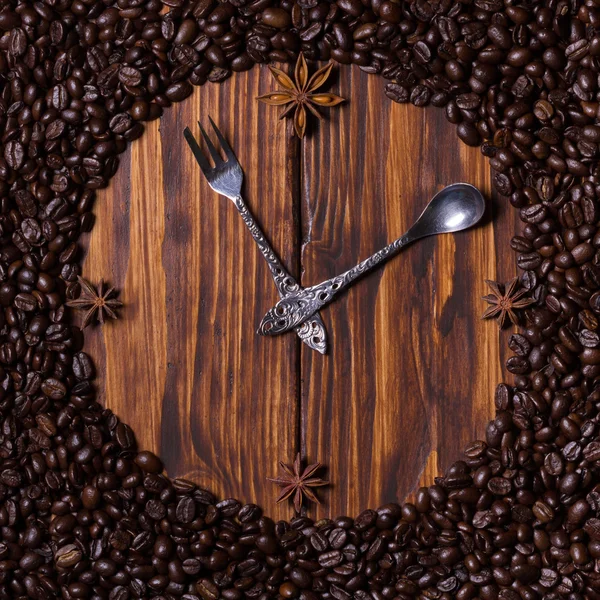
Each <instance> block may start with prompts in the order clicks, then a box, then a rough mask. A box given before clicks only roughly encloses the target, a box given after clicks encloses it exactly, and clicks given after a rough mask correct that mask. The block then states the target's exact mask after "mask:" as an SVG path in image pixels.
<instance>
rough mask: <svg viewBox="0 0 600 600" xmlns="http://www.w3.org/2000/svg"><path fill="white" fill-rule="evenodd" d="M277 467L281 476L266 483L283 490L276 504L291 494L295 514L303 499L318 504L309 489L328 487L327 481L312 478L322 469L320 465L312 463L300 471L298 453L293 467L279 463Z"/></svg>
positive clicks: (317, 500)
mask: <svg viewBox="0 0 600 600" xmlns="http://www.w3.org/2000/svg"><path fill="white" fill-rule="evenodd" d="M279 466H280V467H281V470H282V471H283V473H282V474H281V476H280V477H277V478H276V479H270V478H269V479H268V481H272V482H274V483H276V484H277V485H278V486H279V487H281V488H283V489H282V491H281V493H280V494H279V496H278V497H277V503H279V502H283V501H284V500H286V499H287V498H290V497H291V496H292V494H293V496H294V498H293V500H294V508H295V509H296V512H297V513H299V512H300V509H301V508H302V503H303V501H304V498H305V497H306V498H307V499H308V500H310V501H311V502H316V503H317V504H320V502H319V499H318V498H317V496H316V495H315V494H314V492H313V491H312V490H311V489H310V488H313V487H321V486H324V485H329V481H325V480H323V479H321V478H319V477H313V475H314V474H315V473H316V472H317V471H318V470H319V469H320V468H322V467H323V465H322V464H321V463H314V464H312V465H308V466H307V467H306V468H305V469H302V465H301V462H300V453H299V452H298V454H297V456H296V460H295V461H294V464H293V465H286V464H284V463H283V462H281V461H280V462H279Z"/></svg>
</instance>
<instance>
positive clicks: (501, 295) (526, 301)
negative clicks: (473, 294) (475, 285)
mask: <svg viewBox="0 0 600 600" xmlns="http://www.w3.org/2000/svg"><path fill="white" fill-rule="evenodd" d="M517 281H518V279H517V278H516V277H515V278H514V279H513V280H511V281H509V282H508V283H505V284H504V285H501V284H499V283H497V282H496V281H490V280H489V279H486V280H485V282H486V283H487V284H488V286H489V288H490V289H491V290H492V293H491V294H488V295H487V296H483V300H485V301H486V302H488V303H489V304H490V305H491V306H489V307H488V308H487V310H486V311H485V312H484V313H483V316H482V317H481V318H482V319H491V318H496V319H497V320H498V325H499V327H500V329H502V327H504V325H505V324H506V318H507V317H508V318H509V319H510V321H511V323H513V325H518V323H519V321H518V318H517V315H516V314H515V312H514V311H515V310H518V309H520V308H525V307H527V306H529V305H530V304H533V303H534V302H535V301H534V300H532V299H531V298H524V297H523V296H525V294H526V293H527V290H525V289H523V288H521V289H517Z"/></svg>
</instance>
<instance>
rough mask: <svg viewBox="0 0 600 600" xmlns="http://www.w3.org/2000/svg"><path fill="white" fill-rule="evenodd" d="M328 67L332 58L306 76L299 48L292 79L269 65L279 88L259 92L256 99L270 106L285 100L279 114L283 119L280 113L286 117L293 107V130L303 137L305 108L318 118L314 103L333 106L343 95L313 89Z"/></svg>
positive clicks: (305, 67)
mask: <svg viewBox="0 0 600 600" xmlns="http://www.w3.org/2000/svg"><path fill="white" fill-rule="evenodd" d="M332 68H333V62H330V63H328V64H327V65H325V66H324V67H321V68H320V69H319V70H318V71H317V72H316V73H315V74H314V75H313V76H312V77H311V78H310V79H309V78H308V67H307V65H306V59H305V58H304V54H302V52H301V53H300V56H299V57H298V60H297V62H296V68H295V72H294V79H295V81H292V79H291V78H290V77H289V76H288V75H286V74H285V73H284V72H283V71H282V70H281V69H277V68H276V67H272V66H270V65H269V69H270V70H271V73H272V74H273V77H274V78H275V79H276V81H277V83H279V85H281V86H282V88H283V89H281V90H277V91H276V92H271V93H269V94H264V95H263V96H259V97H258V98H257V100H260V101H261V102H264V103H265V104H269V105H271V106H284V105H286V104H289V106H288V107H287V108H286V109H285V110H284V111H283V112H282V113H281V116H280V117H279V118H280V119H283V117H286V116H287V115H289V114H290V113H291V112H292V111H293V110H294V109H295V112H294V131H295V132H296V135H297V136H298V137H299V138H303V137H304V134H305V132H306V116H307V115H306V110H309V111H310V112H311V113H312V114H313V115H315V116H316V117H317V118H318V119H321V120H322V119H323V116H322V115H321V114H320V113H319V111H318V110H317V107H319V106H320V107H325V108H330V107H332V106H337V105H338V104H340V103H341V102H343V101H344V98H340V96H336V95H335V94H329V93H320V94H315V93H314V92H315V91H316V90H317V89H319V88H320V87H321V86H322V85H324V84H325V82H326V81H327V79H328V78H329V75H330V74H331V69H332Z"/></svg>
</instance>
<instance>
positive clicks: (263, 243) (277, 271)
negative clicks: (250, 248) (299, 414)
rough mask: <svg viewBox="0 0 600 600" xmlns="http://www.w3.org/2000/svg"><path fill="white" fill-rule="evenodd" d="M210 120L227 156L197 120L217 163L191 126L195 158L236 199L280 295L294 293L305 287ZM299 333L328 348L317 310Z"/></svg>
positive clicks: (319, 347)
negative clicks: (261, 219) (256, 213)
mask: <svg viewBox="0 0 600 600" xmlns="http://www.w3.org/2000/svg"><path fill="white" fill-rule="evenodd" d="M208 119H209V121H210V124H211V125H212V127H213V129H214V130H215V133H216V135H217V138H218V140H219V143H220V145H221V150H222V151H223V153H224V154H225V156H226V157H227V160H223V159H222V158H221V155H220V154H219V152H218V150H217V148H216V147H215V146H214V144H213V143H212V142H211V140H210V138H209V137H208V135H207V134H206V131H204V128H203V127H202V125H201V124H200V122H198V125H199V126H200V131H201V132H202V136H203V137H204V141H205V142H206V146H207V147H208V151H209V153H210V156H211V158H212V160H213V162H214V164H215V166H214V167H211V166H210V163H209V162H208V160H207V159H206V157H205V156H204V154H203V153H202V150H201V149H200V146H199V145H198V143H197V142H196V139H195V138H194V136H193V135H192V132H191V131H190V130H189V128H188V127H186V128H185V130H184V132H183V135H184V137H185V139H186V141H187V143H188V144H189V146H190V148H191V150H192V152H193V153H194V156H195V157H196V161H197V162H198V164H199V165H200V168H201V169H202V173H204V176H205V177H206V179H207V181H208V184H209V185H210V187H211V188H212V189H213V190H215V192H217V193H218V194H221V195H222V196H226V197H227V198H229V199H230V200H232V201H233V203H234V204H235V207H236V208H237V210H238V212H239V213H240V215H241V217H242V219H243V221H244V223H245V224H246V227H248V229H249V230H250V233H251V234H252V237H253V238H254V241H255V242H256V244H257V246H258V248H259V250H260V252H261V254H262V255H263V256H264V258H265V260H266V261H267V265H268V266H269V270H270V271H271V275H272V276H273V281H274V282H275V286H276V287H277V291H278V293H279V297H280V298H282V299H284V298H286V297H287V296H289V295H290V294H295V293H298V292H299V291H301V290H302V289H303V288H301V287H300V285H299V284H298V283H297V281H296V280H295V279H294V278H293V277H292V276H291V275H290V274H289V273H288V272H287V270H286V268H285V267H284V266H283V264H282V262H281V261H280V260H279V257H278V256H277V254H275V251H274V250H273V248H272V247H271V245H270V244H269V242H268V241H267V238H266V237H265V235H264V233H263V232H262V231H261V229H260V227H259V226H258V223H257V222H256V221H255V219H254V217H253V216H252V213H251V212H250V210H249V209H248V207H247V206H246V203H245V202H244V199H243V198H242V195H241V191H242V183H243V180H244V173H243V171H242V167H241V166H240V163H239V162H238V160H237V158H236V157H235V154H234V153H233V150H232V149H231V148H230V147H229V144H228V143H227V141H226V140H225V138H224V136H223V134H222V133H221V132H220V131H219V129H218V128H217V126H216V125H215V124H214V122H213V120H212V119H211V118H210V117H208ZM294 329H295V331H296V333H297V334H298V337H299V338H300V339H301V340H302V341H303V342H304V343H305V344H306V345H307V346H308V347H309V348H311V349H312V350H316V351H317V352H320V353H321V354H325V352H326V351H327V332H326V331H325V326H324V325H323V321H322V320H321V317H320V316H319V315H318V314H315V315H313V316H312V317H311V318H310V319H309V320H308V321H306V322H305V323H302V324H301V325H298V327H295V328H294Z"/></svg>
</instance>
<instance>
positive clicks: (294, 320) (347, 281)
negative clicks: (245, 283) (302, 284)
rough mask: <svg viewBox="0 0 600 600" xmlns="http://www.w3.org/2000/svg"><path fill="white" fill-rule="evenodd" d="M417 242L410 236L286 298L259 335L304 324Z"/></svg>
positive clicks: (266, 316) (270, 333) (271, 314)
mask: <svg viewBox="0 0 600 600" xmlns="http://www.w3.org/2000/svg"><path fill="white" fill-rule="evenodd" d="M414 239H416V238H415V237H413V236H410V235H409V233H406V234H405V235H403V236H402V237H399V238H398V239H397V240H395V241H394V242H392V243H391V244H389V245H388V246H386V247H385V248H382V249H381V250H379V251H378V252H375V254H372V255H371V256H369V258H366V259H365V260H363V261H362V262H360V263H358V264H357V265H356V266H355V267H352V268H351V269H348V271H346V272H344V273H342V274H341V275H337V276H335V277H332V278H331V279H328V280H327V281H323V282H321V283H319V284H317V285H313V286H312V287H309V288H305V289H304V290H299V291H297V292H294V293H293V294H290V295H289V296H287V297H285V298H282V299H281V300H280V301H279V302H278V303H277V304H276V305H275V306H274V307H273V308H271V309H270V310H269V312H267V314H266V315H265V316H264V318H263V320H262V321H261V323H260V327H259V329H258V333H259V334H261V335H278V334H280V333H284V332H285V331H288V330H289V329H291V328H292V327H297V326H298V325H300V324H302V323H304V322H305V321H306V320H307V319H309V318H310V317H311V315H313V314H314V313H315V312H316V311H318V310H320V309H321V308H322V307H323V306H325V305H326V304H329V303H330V302H331V301H332V300H333V299H334V298H335V296H337V294H339V293H340V292H341V291H343V290H345V289H346V288H348V287H349V286H350V285H351V284H352V283H353V282H354V281H355V280H356V279H358V278H359V277H362V276H363V275H365V274H366V273H368V272H369V271H371V270H373V269H374V268H375V267H377V266H379V265H380V264H381V263H383V262H385V261H386V260H388V259H390V258H391V257H392V256H395V255H396V254H397V253H398V252H399V251H400V250H401V249H402V248H403V247H404V246H406V245H407V244H409V243H410V242H412V241H414Z"/></svg>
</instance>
